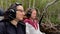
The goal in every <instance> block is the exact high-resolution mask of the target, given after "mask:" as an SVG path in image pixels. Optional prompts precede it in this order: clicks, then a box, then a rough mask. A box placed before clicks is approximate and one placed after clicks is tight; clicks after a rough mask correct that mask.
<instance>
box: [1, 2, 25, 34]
mask: <svg viewBox="0 0 60 34" xmlns="http://www.w3.org/2000/svg"><path fill="white" fill-rule="evenodd" d="M23 17H24V8H23V6H22V4H19V3H14V4H12V5H11V6H10V7H9V9H8V10H7V11H6V12H5V13H4V19H3V20H2V21H0V34H26V33H25V24H24V22H23Z"/></svg>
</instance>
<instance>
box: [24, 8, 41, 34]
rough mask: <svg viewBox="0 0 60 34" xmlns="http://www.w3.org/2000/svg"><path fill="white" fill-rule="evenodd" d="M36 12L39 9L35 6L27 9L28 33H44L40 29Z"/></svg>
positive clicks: (26, 22)
mask: <svg viewBox="0 0 60 34" xmlns="http://www.w3.org/2000/svg"><path fill="white" fill-rule="evenodd" d="M36 14H37V10H36V9H34V8H30V9H28V10H27V13H26V17H27V18H26V19H25V20H24V22H25V24H26V34H42V33H41V31H40V30H39V24H38V19H37V15H36Z"/></svg>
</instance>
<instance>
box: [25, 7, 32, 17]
mask: <svg viewBox="0 0 60 34" xmlns="http://www.w3.org/2000/svg"><path fill="white" fill-rule="evenodd" d="M31 14H32V9H31V8H30V9H28V10H27V12H26V16H27V18H30V17H31Z"/></svg>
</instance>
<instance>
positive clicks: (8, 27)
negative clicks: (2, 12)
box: [0, 21, 26, 34]
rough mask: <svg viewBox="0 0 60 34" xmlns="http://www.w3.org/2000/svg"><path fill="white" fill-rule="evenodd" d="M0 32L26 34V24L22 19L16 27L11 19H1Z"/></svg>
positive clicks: (2, 33)
mask: <svg viewBox="0 0 60 34" xmlns="http://www.w3.org/2000/svg"><path fill="white" fill-rule="evenodd" d="M0 34H26V32H25V24H24V23H23V22H22V21H20V22H18V24H17V27H15V26H14V25H13V24H11V23H10V22H9V21H0Z"/></svg>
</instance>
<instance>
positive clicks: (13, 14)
mask: <svg viewBox="0 0 60 34" xmlns="http://www.w3.org/2000/svg"><path fill="white" fill-rule="evenodd" d="M18 5H22V4H19V3H15V4H13V5H11V6H10V9H8V10H7V11H6V14H7V18H8V19H9V20H10V21H11V20H13V19H15V18H16V10H17V9H16V7H17V6H18Z"/></svg>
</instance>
